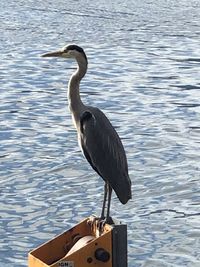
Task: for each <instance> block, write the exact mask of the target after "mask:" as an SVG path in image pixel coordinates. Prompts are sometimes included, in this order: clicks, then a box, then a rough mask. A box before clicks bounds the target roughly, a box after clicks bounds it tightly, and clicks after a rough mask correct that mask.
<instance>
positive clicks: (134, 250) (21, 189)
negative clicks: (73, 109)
mask: <svg viewBox="0 0 200 267" xmlns="http://www.w3.org/2000/svg"><path fill="white" fill-rule="evenodd" d="M199 14H200V2H199V1H197V0H191V1H188V0H182V1H172V0H158V1H152V0H144V1H141V0H140V1H139V0H135V1H118V0H117V1H104V0H100V1H83V0H79V1H78V0H77V1H63V0H59V1H50V0H47V1H37V2H35V1H32V0H28V1H23V0H21V1H14V0H11V1H5V0H2V1H1V3H0V18H1V25H0V57H1V64H0V100H1V105H0V200H1V202H0V266H9V267H16V266H17V267H21V266H27V253H28V252H29V251H30V250H31V249H33V248H35V247H37V246H38V245H40V244H41V243H43V242H45V241H47V240H49V239H50V238H52V237H53V236H55V235H57V234H59V233H61V232H63V231H64V230H66V229H68V228H70V227H71V226H73V225H74V224H76V223H77V222H79V221H80V220H82V219H84V218H85V217H88V216H89V215H91V214H96V215H99V214H100V210H101V205H102V197H103V195H102V194H103V182H102V180H101V179H100V178H99V177H98V176H97V175H96V174H95V173H94V172H93V170H92V169H91V168H90V166H89V165H88V163H87V162H86V160H85V159H84V157H83V156H82V154H81V152H80V149H79V147H78V145H77V137H76V132H75V129H74V127H73V126H72V122H71V117H70V114H69V111H68V108H67V103H68V102H67V97H66V95H67V94H66V88H67V82H68V80H69V77H70V75H71V73H72V72H73V71H74V68H75V66H76V65H75V63H73V62H71V61H65V60H61V59H44V58H41V57H40V55H41V54H42V53H44V52H47V51H51V50H55V49H58V48H60V47H62V46H63V45H65V44H66V43H76V44H78V45H80V46H83V48H84V49H85V52H86V53H87V55H88V60H89V69H88V74H87V75H86V77H85V79H84V80H83V81H82V83H81V92H82V98H83V101H84V102H85V103H87V104H90V105H94V106H98V107H99V108H101V109H102V110H103V111H104V112H105V113H106V114H107V116H108V117H109V118H110V120H111V121H112V123H113V125H114V126H115V127H116V129H117V131H118V132H119V135H120V136H121V138H122V141H123V143H124V146H125V149H126V152H127V157H128V162H129V172H130V177H131V179H132V183H133V187H132V191H133V199H132V200H131V201H129V202H128V204H127V205H125V206H122V205H121V204H120V203H119V201H118V199H117V198H116V196H115V195H113V200H112V207H111V209H112V216H113V218H116V219H119V220H121V221H122V222H123V223H127V224H128V250H129V256H128V261H129V266H130V267H139V266H140V267H155V266H156V267H180V266H188V267H199V266H200V209H199V208H200V189H199V188H200V164H199V162H200V15H199Z"/></svg>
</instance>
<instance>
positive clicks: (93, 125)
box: [80, 107, 131, 204]
mask: <svg viewBox="0 0 200 267" xmlns="http://www.w3.org/2000/svg"><path fill="white" fill-rule="evenodd" d="M80 132H81V133H80V139H81V146H82V149H83V152H84V155H85V157H86V158H87V160H88V162H89V163H90V164H91V166H92V167H93V169H94V170H95V171H96V172H97V173H98V174H99V175H100V176H101V177H102V178H103V179H104V180H105V181H108V182H109V184H110V185H111V187H112V188H113V189H114V191H115V193H116V194H117V196H118V198H119V200H120V201H121V202H122V203H123V204H125V203H126V202H127V201H128V200H129V199H130V198H131V181H130V178H129V176H128V165H127V159H126V154H125V151H124V148H123V145H122V142H121V140H120V138H119V136H118V134H117V132H116V131H115V129H114V128H113V126H112V125H111V123H110V121H109V120H108V119H107V117H106V116H105V115H104V113H103V112H101V111H100V110H99V109H97V108H92V107H88V110H87V111H85V112H84V113H83V114H82V115H81V118H80Z"/></svg>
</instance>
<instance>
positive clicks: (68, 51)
mask: <svg viewBox="0 0 200 267" xmlns="http://www.w3.org/2000/svg"><path fill="white" fill-rule="evenodd" d="M42 57H63V58H79V57H84V58H85V59H86V61H87V57H86V54H85V52H84V50H83V48H81V47H80V46H78V45H74V44H70V45H66V46H64V47H63V48H61V49H60V50H57V51H54V52H49V53H46V54H43V55H42Z"/></svg>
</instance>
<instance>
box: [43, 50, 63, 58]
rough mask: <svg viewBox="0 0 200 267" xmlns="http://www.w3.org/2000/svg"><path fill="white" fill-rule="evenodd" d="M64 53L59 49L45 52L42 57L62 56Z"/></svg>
mask: <svg viewBox="0 0 200 267" xmlns="http://www.w3.org/2000/svg"><path fill="white" fill-rule="evenodd" d="M62 54H63V52H62V51H60V50H58V51H54V52H49V53H46V54H43V55H42V57H61V56H62Z"/></svg>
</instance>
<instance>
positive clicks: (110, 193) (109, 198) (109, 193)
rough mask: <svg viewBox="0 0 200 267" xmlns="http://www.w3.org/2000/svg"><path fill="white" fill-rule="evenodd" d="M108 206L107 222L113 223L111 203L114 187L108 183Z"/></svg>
mask: <svg viewBox="0 0 200 267" xmlns="http://www.w3.org/2000/svg"><path fill="white" fill-rule="evenodd" d="M107 190H108V206H107V213H106V223H109V224H113V220H112V218H111V217H110V204H111V196H112V187H111V186H110V185H109V184H108V189H107Z"/></svg>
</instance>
